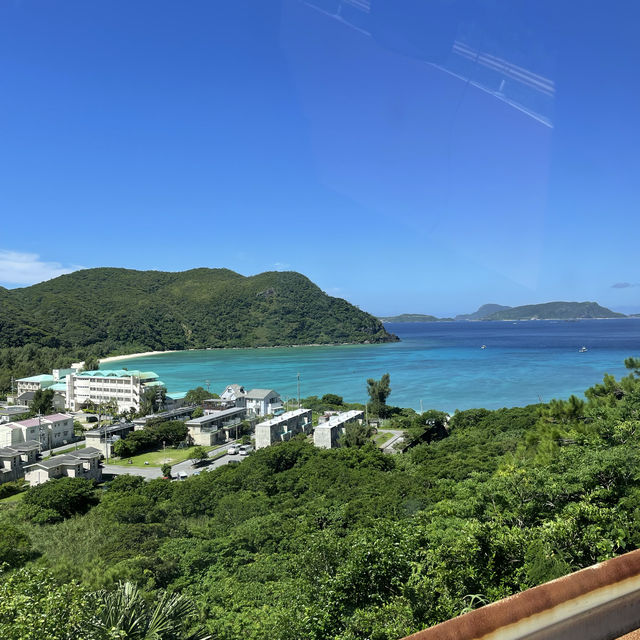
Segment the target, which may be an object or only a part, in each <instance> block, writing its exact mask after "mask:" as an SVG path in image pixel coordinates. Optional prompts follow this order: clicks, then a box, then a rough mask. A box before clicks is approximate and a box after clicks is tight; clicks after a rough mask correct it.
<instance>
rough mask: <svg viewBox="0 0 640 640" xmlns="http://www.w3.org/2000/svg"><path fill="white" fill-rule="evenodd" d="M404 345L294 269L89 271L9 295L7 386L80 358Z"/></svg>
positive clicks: (2, 297)
mask: <svg viewBox="0 0 640 640" xmlns="http://www.w3.org/2000/svg"><path fill="white" fill-rule="evenodd" d="M395 339H397V338H396V337H395V336H392V335H390V334H389V333H387V331H386V330H385V329H384V327H383V325H382V323H381V322H380V321H379V320H377V319H376V318H374V317H373V316H371V315H369V314H368V313H365V312H364V311H361V310H360V309H358V308H357V307H354V306H353V305H351V304H349V303H348V302H347V301H346V300H343V299H341V298H333V297H330V296H328V295H327V294H325V293H324V292H323V291H322V290H321V289H320V288H319V287H317V286H316V285H315V284H313V282H311V281H310V280H309V279H308V278H306V277H305V276H303V275H301V274H299V273H295V272H291V271H290V272H267V273H261V274H259V275H256V276H250V277H245V276H242V275H240V274H238V273H235V272H233V271H229V270H228V269H193V270H191V271H184V272H178V273H167V272H160V271H133V270H129V269H112V268H101V269H87V270H83V271H76V272H75V273H71V274H68V275H64V276H61V277H59V278H55V279H53V280H49V281H47V282H42V283H40V284H36V285H33V286H31V287H25V288H22V289H12V290H7V289H0V390H1V389H6V388H7V386H8V382H9V378H10V375H11V373H13V374H14V375H28V374H31V373H35V372H40V371H41V370H45V369H47V368H50V366H52V365H63V364H65V363H66V364H68V363H70V362H71V361H72V359H73V358H78V357H79V358H84V357H87V356H93V357H100V356H104V355H108V354H124V353H132V352H136V351H155V350H158V351H161V350H168V349H190V348H195V349H198V348H208V347H257V346H275V345H296V344H310V343H319V344H329V343H342V342H354V343H362V342H387V341H391V340H395ZM11 348H13V349H14V351H6V350H7V349H11ZM16 348H19V349H16ZM44 365H46V366H44Z"/></svg>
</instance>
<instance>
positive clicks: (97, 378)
mask: <svg viewBox="0 0 640 640" xmlns="http://www.w3.org/2000/svg"><path fill="white" fill-rule="evenodd" d="M164 386H165V385H164V382H162V381H161V380H158V375H157V374H156V373H154V372H153V371H137V370H134V371H128V370H127V369H115V370H97V371H83V372H82V373H74V374H71V375H68V376H67V406H68V407H69V409H71V411H77V410H78V409H80V408H82V407H83V406H84V405H85V404H86V403H88V402H93V403H94V404H100V403H103V402H108V401H109V400H116V402H117V403H118V411H129V410H130V409H131V408H133V409H135V410H136V411H139V410H140V402H141V400H142V396H143V394H144V390H145V389H147V388H149V387H151V388H153V387H163V388H164Z"/></svg>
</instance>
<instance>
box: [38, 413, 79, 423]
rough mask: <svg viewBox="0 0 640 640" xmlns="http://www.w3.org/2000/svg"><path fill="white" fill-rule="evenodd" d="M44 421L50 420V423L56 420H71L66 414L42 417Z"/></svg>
mask: <svg viewBox="0 0 640 640" xmlns="http://www.w3.org/2000/svg"><path fill="white" fill-rule="evenodd" d="M42 417H43V418H44V419H45V420H51V422H58V420H69V418H73V416H70V415H69V414H67V413H52V414H50V415H48V416H42Z"/></svg>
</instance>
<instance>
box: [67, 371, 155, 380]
mask: <svg viewBox="0 0 640 640" xmlns="http://www.w3.org/2000/svg"><path fill="white" fill-rule="evenodd" d="M78 375H79V376H84V377H85V378H128V377H130V376H133V377H135V378H157V377H158V374H157V373H154V372H153V371H138V370H137V369H132V370H131V371H129V370H127V369H96V370H95V371H83V372H82V373H79V374H78Z"/></svg>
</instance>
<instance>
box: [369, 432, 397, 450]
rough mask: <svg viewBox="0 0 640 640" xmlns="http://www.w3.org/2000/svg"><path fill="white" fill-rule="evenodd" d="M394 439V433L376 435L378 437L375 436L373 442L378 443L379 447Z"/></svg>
mask: <svg viewBox="0 0 640 640" xmlns="http://www.w3.org/2000/svg"><path fill="white" fill-rule="evenodd" d="M392 437H393V433H376V435H375V436H373V441H374V442H375V443H376V446H378V447H379V446H380V445H382V444H384V443H385V442H386V441H387V440H389V439H390V438H392Z"/></svg>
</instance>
